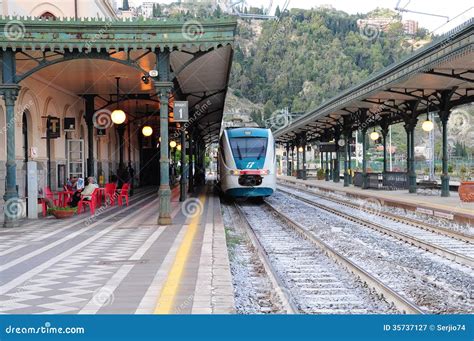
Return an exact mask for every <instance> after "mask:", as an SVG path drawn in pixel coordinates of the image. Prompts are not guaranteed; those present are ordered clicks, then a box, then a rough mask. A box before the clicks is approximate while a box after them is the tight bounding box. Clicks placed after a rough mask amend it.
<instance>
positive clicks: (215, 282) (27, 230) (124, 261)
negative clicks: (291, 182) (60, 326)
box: [0, 188, 234, 314]
mask: <svg viewBox="0 0 474 341" xmlns="http://www.w3.org/2000/svg"><path fill="white" fill-rule="evenodd" d="M156 193H157V190H156V189H155V188H153V189H151V188H149V189H142V190H138V191H137V192H136V194H135V195H134V196H133V197H132V198H131V201H130V206H129V207H109V208H107V209H105V210H102V211H99V213H96V216H95V217H94V218H91V216H90V215H89V213H88V212H87V213H85V214H81V215H79V216H75V217H73V218H71V219H67V220H56V219H54V218H48V219H40V220H36V221H32V220H25V221H24V222H23V224H22V225H21V226H20V227H17V228H11V229H5V228H4V229H0V241H1V242H0V255H1V261H0V271H1V273H0V279H1V283H0V285H1V286H0V312H1V313H7V314H30V313H38V314H63V313H67V314H97V313H98V314H135V313H137V314H153V313H155V314H188V313H195V314H199V313H222V314H226V313H232V312H234V296H233V287H232V278H231V273H230V269H229V260H228V254H227V247H226V239H225V231H224V225H223V222H222V217H221V211H220V202H219V198H218V197H217V196H216V195H214V194H213V193H212V190H211V189H210V188H204V189H203V190H202V193H201V194H199V195H198V196H197V197H192V198H189V199H188V200H187V201H185V202H184V203H180V202H179V201H178V197H179V193H178V188H176V189H175V190H174V191H173V195H172V216H173V225H170V226H158V225H157V218H158V206H159V205H158V196H157V194H156ZM200 213H201V214H200Z"/></svg>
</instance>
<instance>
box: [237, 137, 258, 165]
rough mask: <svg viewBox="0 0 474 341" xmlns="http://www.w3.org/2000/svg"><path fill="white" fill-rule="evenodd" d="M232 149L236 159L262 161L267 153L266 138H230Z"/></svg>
mask: <svg viewBox="0 0 474 341" xmlns="http://www.w3.org/2000/svg"><path fill="white" fill-rule="evenodd" d="M230 147H231V148H232V154H233V155H234V158H236V159H238V160H242V159H249V158H250V159H257V160H259V159H261V158H264V157H265V153H266V151H267V138H266V137H233V138H230Z"/></svg>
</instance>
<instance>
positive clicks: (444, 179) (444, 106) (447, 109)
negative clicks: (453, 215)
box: [438, 87, 457, 197]
mask: <svg viewBox="0 0 474 341" xmlns="http://www.w3.org/2000/svg"><path fill="white" fill-rule="evenodd" d="M456 89H457V88H456V87H454V88H452V89H450V90H444V91H441V93H440V103H439V104H440V110H439V112H438V116H439V118H440V120H441V129H442V135H443V148H442V149H443V156H442V162H443V174H442V175H441V196H442V197H449V172H448V128H447V127H448V120H449V116H450V115H451V108H452V103H451V98H452V96H453V94H454V93H455V92H456Z"/></svg>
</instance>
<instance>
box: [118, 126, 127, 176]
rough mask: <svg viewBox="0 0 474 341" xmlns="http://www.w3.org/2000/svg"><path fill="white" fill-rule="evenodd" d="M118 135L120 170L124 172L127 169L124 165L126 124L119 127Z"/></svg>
mask: <svg viewBox="0 0 474 341" xmlns="http://www.w3.org/2000/svg"><path fill="white" fill-rule="evenodd" d="M116 129H117V134H118V142H119V170H120V171H122V170H123V169H124V168H125V164H124V163H123V145H124V141H125V139H124V136H125V124H119V125H117V128H116Z"/></svg>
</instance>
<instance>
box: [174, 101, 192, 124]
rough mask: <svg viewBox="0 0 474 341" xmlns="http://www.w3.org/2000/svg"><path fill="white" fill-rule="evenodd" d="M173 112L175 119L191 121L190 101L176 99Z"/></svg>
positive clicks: (176, 120) (177, 120)
mask: <svg viewBox="0 0 474 341" xmlns="http://www.w3.org/2000/svg"><path fill="white" fill-rule="evenodd" d="M173 112H174V117H173V121H175V122H188V121H189V108H188V101H175V102H174V108H173Z"/></svg>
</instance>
